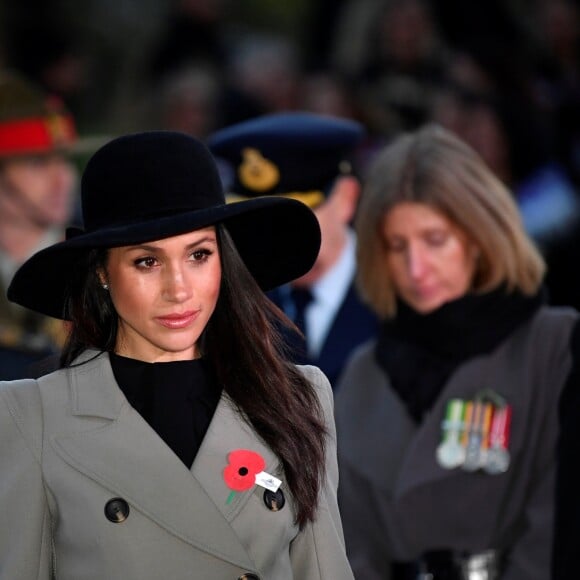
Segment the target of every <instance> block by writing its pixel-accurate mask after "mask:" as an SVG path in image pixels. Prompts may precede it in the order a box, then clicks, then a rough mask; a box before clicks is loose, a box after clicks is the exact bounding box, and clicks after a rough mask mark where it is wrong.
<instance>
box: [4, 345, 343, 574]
mask: <svg viewBox="0 0 580 580" xmlns="http://www.w3.org/2000/svg"><path fill="white" fill-rule="evenodd" d="M92 354H94V353H92ZM302 370H303V372H304V373H305V375H306V376H307V377H308V379H309V380H311V381H312V383H313V384H314V385H315V386H316V391H317V392H318V394H319V397H320V400H321V403H322V406H323V408H324V412H325V416H326V419H327V427H328V430H329V438H328V451H327V465H326V479H325V481H324V483H323V486H322V491H321V497H320V504H319V508H318V513H317V517H316V521H315V522H314V523H310V524H308V525H306V526H305V527H304V528H303V529H302V530H300V531H299V530H298V528H297V527H296V526H295V524H294V523H293V522H294V515H295V514H294V511H293V509H292V498H291V497H290V493H289V492H288V491H287V486H286V483H285V482H284V477H283V475H282V474H281V469H280V465H279V461H278V459H277V457H276V456H275V455H274V454H273V453H272V451H271V450H270V449H269V448H268V447H267V446H265V445H264V443H263V442H262V441H261V440H260V439H259V438H258V437H257V436H256V434H255V432H254V431H253V430H252V429H251V428H250V427H249V426H248V425H247V423H245V422H244V421H243V420H242V419H241V417H240V416H239V415H238V413H236V411H235V410H234V408H233V405H232V404H231V403H230V401H229V400H228V397H227V395H225V394H224V395H223V396H222V398H221V400H220V402H219V404H218V407H217V410H216V412H215V415H214V417H213V420H212V422H211V424H210V426H209V429H208V431H207V434H206V436H205V438H204V440H203V443H202V445H201V448H200V449H199V452H198V455H197V457H196V459H195V461H194V463H193V466H192V468H191V470H188V469H187V467H185V466H184V464H183V463H182V462H181V461H180V460H179V458H178V457H177V456H176V455H175V454H174V453H173V452H172V451H171V450H170V449H169V447H167V446H166V445H165V443H164V442H163V441H162V439H161V438H160V437H159V436H158V435H157V434H156V433H155V432H154V431H153V430H152V429H151V428H150V427H149V425H148V424H147V422H146V421H145V420H144V419H143V418H142V417H141V416H140V415H139V414H138V413H137V412H136V411H135V410H134V409H133V408H132V407H131V406H130V405H129V403H128V402H127V400H126V398H125V397H124V395H123V393H122V391H121V390H120V389H119V387H118V386H117V384H116V382H115V380H114V377H113V373H112V370H111V366H110V363H109V359H108V356H107V355H106V354H102V355H101V356H98V357H97V358H96V359H94V360H92V361H90V362H85V363H84V364H80V365H79V366H76V367H72V368H69V369H66V370H60V371H57V372H55V373H52V374H50V375H47V376H45V377H42V378H40V379H38V380H37V381H32V380H26V381H14V382H10V383H0V514H2V525H0V579H1V580H33V579H34V580H45V579H51V578H54V579H56V580H104V579H107V580H114V579H119V580H121V579H122V580H160V579H166V580H182V579H183V580H185V579H188V580H190V579H193V578H197V579H200V580H236V579H238V578H248V579H250V578H260V579H262V580H290V579H300V580H309V579H312V580H323V579H324V580H337V579H339V580H342V579H344V580H348V579H351V578H352V572H351V570H350V567H349V565H348V562H347V560H346V556H345V552H344V543H343V536H342V528H341V523H340V519H339V515H338V511H337V504H336V487H337V465H336V444H335V431H334V422H333V419H332V393H331V390H330V386H329V384H328V381H327V380H326V378H325V377H324V375H323V374H322V373H321V372H320V371H319V370H318V369H316V368H314V367H303V369H302ZM272 404H276V403H275V401H273V403H272ZM235 449H248V450H252V451H255V452H257V453H259V454H260V455H261V456H262V457H263V458H264V459H265V462H266V468H265V470H264V471H266V472H268V473H270V474H273V475H277V476H278V477H279V478H280V479H282V486H281V489H282V490H283V491H284V493H285V497H286V500H287V501H286V505H285V506H284V507H283V508H282V509H280V510H279V511H271V510H270V509H268V507H266V504H265V502H264V500H263V494H264V489H263V488H261V487H259V486H254V487H253V488H252V489H251V490H249V491H246V492H236V493H235V496H234V498H233V501H231V502H230V503H228V502H227V500H228V496H229V494H230V491H231V490H230V489H229V488H228V487H227V485H226V483H225V481H224V476H223V470H224V467H225V466H226V465H227V461H228V460H227V456H228V454H229V452H230V451H233V450H235ZM114 498H120V499H121V500H122V501H121V504H122V505H126V506H127V507H128V510H129V511H128V514H127V513H126V512H125V513H124V516H126V517H125V519H123V521H120V522H119V523H115V522H112V521H110V520H109V519H108V518H107V517H106V514H105V510H106V506H107V504H108V502H109V501H110V500H111V499H114ZM121 519H122V518H121Z"/></svg>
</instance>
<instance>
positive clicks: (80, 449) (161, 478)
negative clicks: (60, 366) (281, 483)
mask: <svg viewBox="0 0 580 580" xmlns="http://www.w3.org/2000/svg"><path fill="white" fill-rule="evenodd" d="M71 393H72V410H73V411H72V412H73V414H74V415H77V416H79V417H82V416H90V417H93V418H94V417H101V418H103V419H106V421H105V422H104V423H102V424H100V425H99V426H98V427H96V428H95V422H94V419H93V420H92V421H91V422H90V423H89V422H87V426H86V428H85V429H84V430H77V431H74V432H67V433H65V434H61V435H58V436H56V437H54V445H55V448H56V450H57V452H58V453H59V454H60V455H61V457H62V458H63V459H64V460H65V461H66V462H67V463H68V464H69V465H71V466H72V467H74V468H75V469H77V470H78V471H80V472H82V473H84V474H85V475H86V476H88V477H90V478H91V479H93V480H95V481H97V482H98V483H100V484H101V485H103V486H105V487H106V488H108V489H110V490H111V492H113V493H115V494H116V495H119V496H121V497H123V498H124V499H126V500H127V502H129V504H130V505H132V506H134V507H135V508H136V509H138V510H139V511H141V512H142V513H143V514H145V515H146V516H148V517H149V518H151V519H152V520H154V521H155V522H156V523H157V524H159V525H160V526H162V527H163V528H165V529H166V530H168V531H169V532H171V533H172V534H174V535H176V536H178V537H179V538H181V539H182V540H184V541H185V542H188V543H189V544H191V545H192V546H195V547H196V548H198V549H200V550H203V551H205V552H208V553H211V554H213V555H214V556H216V557H218V558H221V559H223V560H226V561H228V562H231V563H232V564H235V565H237V566H240V567H243V568H254V564H253V562H252V560H251V558H250V557H249V556H248V554H247V552H246V550H245V548H244V546H243V545H242V544H241V542H240V540H239V538H238V536H237V535H236V534H235V533H234V531H233V529H232V527H231V526H230V525H229V522H228V519H227V518H226V517H225V516H228V515H231V514H229V513H228V511H229V509H228V510H226V506H225V501H226V498H227V493H226V497H225V498H224V494H222V493H220V492H221V491H222V490H221V489H220V488H221V487H223V488H224V490H223V491H224V492H225V491H226V490H225V484H224V483H223V477H222V473H221V472H222V470H223V468H224V467H225V464H226V456H225V455H224V454H223V452H222V454H221V457H220V456H219V453H220V452H221V451H222V449H221V448H219V447H220V445H219V444H218V443H217V441H216V439H217V438H219V436H220V432H223V431H226V430H225V428H224V427H222V426H221V425H220V424H219V423H221V421H223V417H228V418H229V417H230V411H229V410H228V409H229V403H228V402H227V400H226V399H225V398H224V397H222V400H221V401H220V403H219V405H218V411H217V412H216V415H215V416H214V419H213V421H212V424H211V425H210V432H211V433H212V435H211V437H210V438H211V439H212V440H213V442H212V443H211V444H209V445H207V444H206V443H205V442H204V445H203V447H208V448H209V449H208V451H209V452H210V453H213V456H212V457H210V458H209V459H207V460H206V459H205V458H201V457H199V458H198V460H196V463H195V464H194V467H193V473H192V472H191V471H189V470H188V469H187V467H186V466H185V465H183V463H182V462H181V461H180V460H179V458H178V457H177V456H176V455H175V454H174V453H173V451H172V450H171V449H170V448H169V447H168V446H167V445H166V444H165V442H164V441H163V440H162V439H161V438H160V437H159V436H158V435H157V434H156V433H155V432H154V431H153V429H151V427H150V426H149V425H148V424H147V422H146V421H145V420H144V419H143V418H142V417H141V416H140V415H139V413H137V412H136V411H135V410H134V409H133V408H132V407H131V406H130V405H129V403H128V402H127V400H126V399H125V397H124V395H123V393H122V391H121V390H120V389H119V387H118V386H117V384H116V382H115V379H114V376H113V373H112V370H111V366H110V363H109V359H108V357H107V356H106V355H102V356H100V357H98V358H97V359H95V360H93V361H91V362H89V363H86V364H84V365H81V366H80V367H78V368H77V369H75V370H72V371H71ZM230 429H231V430H230V431H229V432H228V433H229V437H230V441H231V442H232V443H233V442H234V441H236V440H240V441H246V440H247V441H248V442H249V439H250V434H249V433H248V434H246V433H245V431H244V429H243V427H242V426H241V425H239V420H238V421H236V422H235V423H233V425H231V426H230ZM238 432H239V433H238ZM203 453H205V451H204V449H203V448H202V449H200V453H199V455H202V454H203ZM198 463H199V467H198V465H197V464H198ZM207 470H211V472H209V471H207ZM198 477H200V478H201V480H203V483H200V480H199V479H198ZM215 488H217V489H215ZM218 499H219V500H221V501H222V502H223V504H224V505H223V506H221V505H220V504H219V503H217V500H218ZM214 501H216V503H214ZM236 505H239V504H236ZM218 506H219V507H218ZM228 508H229V506H228Z"/></svg>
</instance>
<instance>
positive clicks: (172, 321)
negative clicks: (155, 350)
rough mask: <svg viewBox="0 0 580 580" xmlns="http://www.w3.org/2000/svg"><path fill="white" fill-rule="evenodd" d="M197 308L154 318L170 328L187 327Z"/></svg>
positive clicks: (192, 319)
mask: <svg viewBox="0 0 580 580" xmlns="http://www.w3.org/2000/svg"><path fill="white" fill-rule="evenodd" d="M198 313H199V310H195V311H191V312H181V313H176V314H167V315H166V316H158V317H157V318H156V320H157V321H158V322H159V324H161V325H162V326H165V327H166V328H171V329H179V328H187V327H188V326H189V325H190V324H191V323H192V322H193V321H194V320H195V319H196V318H197V315H198Z"/></svg>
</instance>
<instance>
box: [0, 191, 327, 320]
mask: <svg viewBox="0 0 580 580" xmlns="http://www.w3.org/2000/svg"><path fill="white" fill-rule="evenodd" d="M217 223H223V224H224V225H225V226H226V227H227V230H228V232H229V233H230V235H231V237H232V239H233V240H234V243H235V245H236V248H237V250H238V252H239V254H240V256H241V258H242V260H243V261H244V263H245V265H246V267H247V268H248V270H249V271H250V273H251V274H252V275H253V276H254V278H255V280H256V282H257V283H258V285H259V286H260V287H261V288H262V289H263V290H269V289H272V288H274V287H276V286H280V285H282V284H285V283H287V282H290V281H291V280H293V279H295V278H298V277H300V276H302V275H303V274H305V273H306V272H308V271H309V270H310V268H311V267H312V266H313V265H314V262H315V260H316V258H317V256H318V251H319V249H320V240H321V236H320V226H319V224H318V220H317V219H316V216H315V215H314V214H313V213H312V212H311V210H310V209H308V208H307V207H306V206H305V205H304V204H302V203H301V202H298V201H295V200H292V199H285V198H281V197H263V198H257V199H253V200H249V201H243V202H238V203H231V204H223V205H218V206H213V207H210V208H206V209H199V210H195V211H190V212H184V213H179V214H176V215H170V216H166V217H158V218H156V219H153V220H144V221H140V222H137V223H132V224H125V225H122V226H117V227H108V228H101V229H99V230H96V231H94V232H88V233H85V232H82V231H79V232H77V235H74V236H73V237H71V238H70V239H67V240H66V241H63V242H60V243H58V244H55V245H53V246H50V247H48V248H45V249H44V250H41V251H40V252H38V253H36V254H34V255H33V256H32V257H31V258H29V259H28V260H27V261H26V262H25V263H24V264H23V265H22V266H21V267H20V268H19V270H18V271H17V272H16V274H15V276H14V278H13V279H12V282H11V284H10V286H9V288H8V292H7V295H8V299H9V300H11V301H12V302H15V303H17V304H20V305H21V306H24V307H26V308H30V309H32V310H35V311H37V312H40V313H42V314H46V315H48V316H52V317H54V318H61V319H66V314H65V304H66V300H67V293H68V283H69V277H70V274H71V272H74V271H75V268H77V267H78V266H79V264H80V263H81V262H82V260H83V258H84V257H85V255H86V253H87V251H88V250H90V249H93V248H106V247H118V246H127V245H133V244H139V243H143V242H148V241H154V240H160V239H163V238H168V237H171V236H176V235H180V234H183V233H186V232H189V231H193V230H196V229H199V228H203V227H207V226H209V225H213V224H217ZM41 289H42V290H41Z"/></svg>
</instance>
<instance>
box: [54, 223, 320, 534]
mask: <svg viewBox="0 0 580 580" xmlns="http://www.w3.org/2000/svg"><path fill="white" fill-rule="evenodd" d="M216 233H217V239H218V244H219V247H220V258H221V265H222V280H221V288H220V294H219V298H218V302H217V305H216V308H215V311H214V313H213V315H212V317H211V319H210V320H209V322H208V324H207V326H206V328H205V330H204V331H203V333H202V335H201V336H200V343H199V346H200V351H201V353H202V356H203V357H204V358H205V359H206V360H207V361H208V362H209V363H210V365H211V368H212V370H213V372H214V373H215V376H216V377H217V380H218V382H219V384H220V385H221V386H222V388H223V390H224V391H225V392H226V393H227V395H228V396H229V397H230V399H231V400H232V401H233V403H234V405H235V406H236V408H237V410H238V412H239V413H240V415H241V416H242V417H243V419H244V420H245V421H246V422H248V423H249V424H250V425H251V426H252V427H253V428H254V429H255V431H256V432H257V434H258V435H259V436H260V437H261V438H262V439H263V440H264V442H265V443H266V444H267V445H268V446H269V447H270V448H271V449H272V450H273V451H274V453H276V455H277V456H278V457H279V459H280V460H281V462H282V465H283V468H284V474H285V477H286V480H287V482H288V486H289V488H290V492H291V493H292V495H293V497H294V500H295V504H296V506H297V509H296V514H295V517H296V523H297V524H298V525H299V526H300V527H303V526H304V525H305V524H306V523H307V522H308V521H312V520H313V519H314V517H315V514H316V507H317V505H318V497H319V492H320V487H321V482H322V478H323V471H324V462H325V435H326V430H325V427H324V420H323V416H322V409H321V406H320V403H319V401H318V397H317V396H316V393H315V390H314V387H313V386H312V385H311V384H310V383H309V382H308V381H307V380H306V379H305V378H304V376H303V375H302V373H300V372H299V371H298V369H297V368H296V367H295V366H294V365H293V364H292V363H290V362H289V361H288V359H287V357H286V355H285V347H284V344H283V341H282V339H281V338H280V334H279V332H278V330H277V329H278V328H279V327H280V325H284V326H292V323H291V322H290V321H289V320H288V319H287V318H286V317H285V316H284V314H283V313H282V312H281V311H280V310H279V309H278V308H277V307H276V306H275V305H274V304H273V303H272V302H271V301H270V300H269V299H268V298H267V297H266V296H265V295H264V293H263V292H262V290H261V289H260V288H259V286H258V284H257V283H256V281H255V280H254V278H253V277H252V275H251V274H250V273H249V271H248V270H247V268H246V266H245V264H244V262H243V261H242V259H241V258H240V256H239V254H238V252H237V250H236V248H235V246H234V243H233V241H232V239H231V237H230V235H229V234H228V232H227V230H226V228H225V226H223V225H221V224H218V225H217V226H216ZM106 260H107V250H106V249H98V250H91V251H89V252H88V253H87V255H86V258H85V263H84V264H82V265H79V267H78V268H77V269H75V274H74V276H73V278H74V279H73V280H72V282H71V285H70V288H69V294H68V296H67V315H68V318H69V319H70V320H71V322H72V324H71V329H70V333H69V337H68V340H67V343H66V345H65V347H64V349H63V352H62V357H61V366H63V367H67V366H71V364H72V363H73V361H74V360H75V359H76V357H77V356H78V355H79V354H81V353H82V352H83V351H85V350H86V349H88V348H92V349H97V350H99V351H106V352H112V351H114V348H115V343H116V336H117V329H118V317H117V313H116V311H115V308H114V306H113V303H112V302H111V299H110V297H109V293H108V292H106V291H104V290H103V289H102V287H101V282H100V280H99V277H98V275H97V272H98V271H99V269H102V268H104V267H105V266H106Z"/></svg>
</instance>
